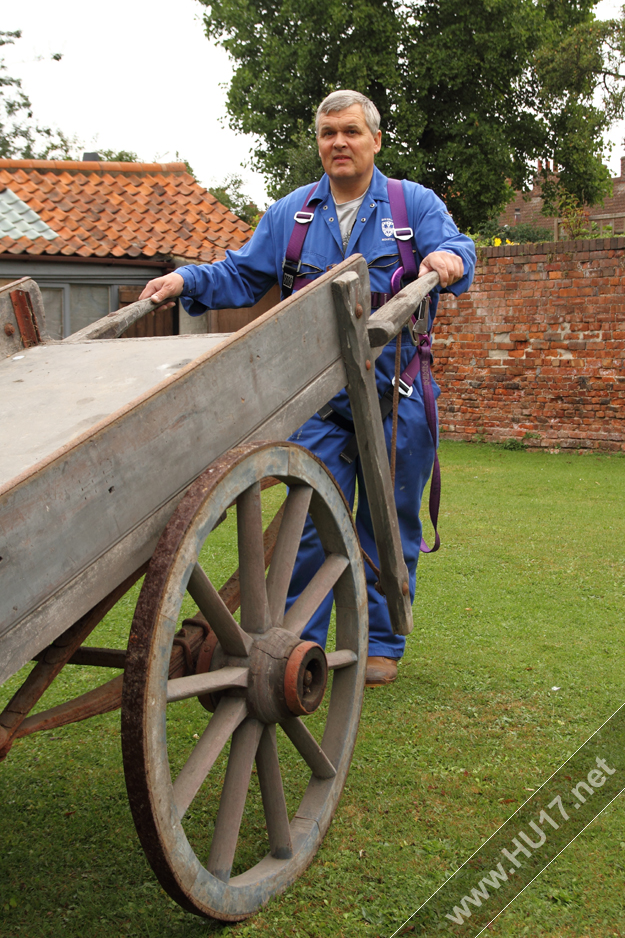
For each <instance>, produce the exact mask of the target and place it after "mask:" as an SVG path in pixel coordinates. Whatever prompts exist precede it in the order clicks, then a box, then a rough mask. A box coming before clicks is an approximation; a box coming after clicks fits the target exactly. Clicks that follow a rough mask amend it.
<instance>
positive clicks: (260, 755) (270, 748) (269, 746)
mask: <svg viewBox="0 0 625 938" xmlns="http://www.w3.org/2000/svg"><path fill="white" fill-rule="evenodd" d="M256 767H257V769H258V781H259V783H260V792H261V795H262V798H263V808H264V810H265V818H266V821H267V834H268V836H269V847H270V850H271V855H272V857H275V858H276V859H277V860H288V859H290V857H292V856H293V845H292V843H291V831H290V828H289V815H288V813H287V809H286V800H285V797H284V788H283V786H282V775H281V774H280V762H279V759H278V746H277V742H276V726H275V723H271V724H268V725H267V726H265V729H264V732H263V735H262V736H261V739H260V744H259V746H258V751H257V753H256Z"/></svg>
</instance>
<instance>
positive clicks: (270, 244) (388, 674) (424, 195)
mask: <svg viewBox="0 0 625 938" xmlns="http://www.w3.org/2000/svg"><path fill="white" fill-rule="evenodd" d="M379 125H380V115H379V113H378V111H377V108H376V107H375V105H374V104H373V102H372V101H370V100H369V99H368V98H366V97H365V96H364V95H362V94H359V93H358V92H355V91H335V92H333V93H332V94H331V95H329V96H328V97H327V98H326V99H325V100H324V101H323V102H322V103H321V104H320V106H319V108H318V111H317V120H316V133H317V143H318V146H319V155H320V157H321V162H322V164H323V168H324V170H325V175H324V176H323V177H322V179H321V181H320V182H319V183H318V184H317V186H316V188H315V189H314V192H313V193H312V196H311V190H312V188H313V187H312V186H311V185H309V186H304V187H303V188H301V189H297V190H296V191H295V192H292V193H291V194H290V195H288V196H286V197H285V198H283V199H280V201H279V202H276V203H275V205H272V206H271V207H270V208H269V209H268V210H267V212H266V213H265V215H264V216H263V217H262V219H261V221H260V223H259V225H258V228H257V229H256V232H255V233H254V236H253V238H252V239H251V240H250V241H249V242H248V243H247V244H246V245H244V246H243V247H242V248H241V249H240V250H239V251H237V252H236V253H233V252H231V251H228V252H227V256H226V259H225V260H223V261H219V262H218V263H216V264H213V265H203V266H197V267H196V266H189V267H181V268H179V270H177V271H176V272H174V273H172V274H168V275H167V276H165V277H159V278H157V279H156V280H152V281H151V282H150V283H149V284H148V285H147V287H146V288H145V290H144V291H143V293H142V299H143V298H145V297H151V299H152V300H153V301H155V302H158V301H162V300H163V299H167V298H168V297H174V296H181V297H182V303H183V305H184V307H185V309H187V311H188V312H189V313H191V315H194V314H196V315H197V314H200V313H202V312H204V310H205V309H217V308H229V307H241V306H251V305H253V304H254V303H255V302H256V301H257V300H259V299H260V298H261V297H262V296H263V295H264V294H265V293H266V292H267V290H268V289H269V288H270V287H271V286H272V285H273V284H274V283H276V281H277V282H278V283H281V284H282V288H283V294H284V293H285V292H286V293H288V292H290V288H291V287H292V286H294V289H298V288H300V287H301V286H302V285H304V284H305V283H308V282H310V281H311V280H314V279H315V278H316V277H318V276H319V275H320V274H321V273H323V272H325V271H326V270H329V269H330V268H331V267H333V266H334V265H336V264H338V263H340V262H341V261H342V260H343V259H344V258H346V257H349V256H350V255H351V254H356V253H360V254H363V255H364V257H365V259H366V260H367V262H368V266H369V274H370V279H371V289H372V290H373V291H375V292H374V293H372V306H373V307H375V306H376V305H380V304H381V303H384V302H385V301H386V299H387V298H388V296H390V294H391V278H392V275H393V274H394V273H395V271H396V270H397V269H398V268H399V267H400V266H401V261H400V258H399V253H398V241H397V240H396V238H395V235H394V232H395V229H396V228H400V227H401V224H402V223H401V222H400V221H398V220H396V224H394V220H393V218H392V213H391V210H390V206H389V196H388V190H387V182H388V181H387V179H386V177H385V176H383V175H382V173H380V172H379V170H378V169H377V168H376V167H375V163H374V160H375V155H376V153H378V152H379V150H380V147H381V140H382V134H381V131H380V129H379ZM402 186H403V199H404V201H405V207H406V211H407V215H408V224H409V225H410V227H411V229H412V231H413V232H414V246H415V248H416V262H417V268H418V275H419V276H423V275H425V274H426V273H429V272H430V271H433V270H434V271H436V272H437V273H438V274H439V278H440V287H441V288H442V289H451V292H453V293H454V294H456V295H459V294H460V293H462V292H464V291H465V290H467V289H468V288H469V286H470V283H471V280H472V277H473V270H474V267H475V249H474V246H473V242H472V241H471V240H470V238H467V237H465V236H464V235H461V234H460V233H459V232H458V229H457V228H456V226H455V224H454V222H453V221H452V219H451V217H450V215H449V213H448V212H447V210H446V208H445V205H444V204H443V202H441V200H440V199H439V198H438V197H437V196H435V195H434V193H433V192H431V191H430V190H428V189H424V188H423V187H422V186H419V185H417V184H415V183H412V182H407V181H404V182H403V184H402ZM303 208H305V209H306V211H307V213H308V214H307V215H304V213H302V209H303ZM311 212H312V217H311ZM296 213H301V215H300V218H301V219H302V220H303V221H302V222H300V223H304V224H307V226H308V227H307V231H306V238H305V241H304V244H303V247H302V246H301V243H300V246H299V251H298V253H299V257H298V259H297V260H299V261H301V263H300V264H299V269H298V272H297V278H296V279H295V281H294V284H293V277H292V276H291V277H290V279H289V277H288V276H287V275H286V274H285V271H286V272H287V273H288V270H289V269H291V270H292V271H293V270H294V268H295V267H296V266H297V263H295V264H293V265H291V267H290V268H289V265H287V266H286V267H284V262H285V257H286V255H287V250H288V251H289V252H291V249H292V239H291V236H292V233H293V230H294V227H296V223H295V222H294V216H295V214H296ZM304 219H306V220H305V221H304ZM300 242H301V239H300ZM290 243H291V246H290ZM385 294H386V296H385ZM438 294H439V289H438V288H437V289H436V290H435V291H433V294H432V296H431V300H432V302H431V307H430V317H431V319H433V318H434V315H435V313H436V306H437V303H438ZM414 354H415V349H414V346H413V345H412V343H411V342H410V337H409V336H408V333H407V330H404V335H402V352H401V369H402V371H403V370H404V369H405V368H406V367H407V365H408V363H409V362H410V361H411V359H412V358H413V356H414ZM394 363H395V342H394V341H393V342H392V343H390V344H389V346H387V347H386V348H385V349H384V351H383V352H382V354H381V355H380V357H379V358H378V360H377V363H376V380H377V385H378V391H379V393H380V395H383V394H384V393H385V392H386V391H387V389H388V388H389V387H390V385H391V382H392V379H393V376H394ZM413 387H414V393H413V394H412V395H411V396H410V397H402V398H401V399H400V404H399V412H398V431H397V457H396V474H395V500H396V505H397V513H398V518H399V525H400V531H401V539H402V546H403V550H404V558H405V561H406V564H407V567H408V572H409V584H410V595H411V598H412V599H414V594H415V587H416V569H417V561H418V558H419V549H420V544H421V521H420V519H419V509H420V506H421V496H422V493H423V489H424V487H425V485H426V482H427V480H428V478H429V476H430V473H431V471H432V466H433V462H434V455H435V445H434V441H433V439H432V434H431V432H430V430H429V427H428V424H427V421H426V417H425V410H424V403H423V388H422V385H421V377H420V375H419V374H417V377H416V379H415V382H414V386H413ZM435 393H436V396H438V393H440V392H439V390H438V388H437V387H435ZM322 413H323V417H322V416H321V415H320V414H315V416H314V417H312V418H311V419H310V420H308V421H307V422H306V423H305V424H304V426H303V427H301V428H300V429H299V430H298V431H297V432H296V433H295V434H293V436H292V437H291V439H292V440H294V441H295V442H297V443H300V444H301V445H302V446H306V447H307V448H308V449H310V450H311V451H312V452H313V453H315V455H317V456H319V458H320V459H322V460H323V462H324V463H325V464H326V465H327V466H328V468H329V470H330V472H332V474H333V475H334V477H335V479H336V480H337V482H338V484H339V485H340V486H341V488H342V490H343V492H344V494H345V496H346V498H347V499H348V501H349V503H350V505H352V506H353V503H354V497H355V489H356V480H357V479H358V509H357V514H356V525H357V529H358V534H359V537H360V540H361V544H362V546H363V548H364V550H365V551H366V552H367V554H369V556H370V557H371V558H372V559H373V560H374V561H375V562H377V551H376V548H375V542H374V539H373V530H372V525H371V518H370V515H369V506H368V502H367V497H366V492H365V490H364V485H363V480H362V476H361V473H360V468H359V461H358V459H355V460H353V461H352V462H348V461H346V460H345V459H344V458H341V453H343V452H344V450H345V448H346V446H347V445H348V443H349V441H350V439H351V437H352V433H353V430H352V428H351V413H350V408H349V400H348V396H347V392H346V391H341V392H340V393H339V394H338V395H337V396H336V397H335V398H333V400H332V401H331V402H330V407H328V408H324V410H323V411H322ZM384 427H385V433H386V439H387V446H388V447H389V449H390V437H391V419H390V417H389V418H388V419H386V420H385V424H384ZM323 560H324V556H323V551H322V549H321V545H320V543H319V541H318V539H317V536H316V532H315V530H314V527H313V526H312V524H311V522H310V519H309V520H308V523H307V525H306V527H305V529H304V533H303V536H302V542H301V545H300V550H299V553H298V557H297V561H296V564H295V569H294V572H293V578H292V581H291V587H290V590H289V598H288V604H289V605H290V604H291V603H292V602H294V600H295V598H296V597H297V596H298V595H299V594H300V593H301V591H302V590H303V589H304V587H305V586H306V585H307V583H308V582H309V581H310V579H311V578H312V576H313V575H314V574H315V572H316V571H317V569H318V568H319V567H320V566H321V564H322V563H323ZM375 580H376V577H375V575H374V574H373V572H372V571H371V570H370V569H369V568H367V586H368V595H369V659H368V662H367V684H368V686H375V685H383V684H388V683H391V682H392V681H394V680H395V678H396V676H397V661H398V660H399V659H400V658H401V657H402V655H403V653H404V647H405V641H406V640H405V638H404V637H403V636H400V635H394V634H393V630H392V628H391V624H390V620H389V616H388V609H387V606H386V600H385V599H384V597H383V596H381V595H380V594H379V593H378V592H377V591H376V590H375V588H374V584H375ZM331 609H332V596H331V595H330V596H328V597H327V599H326V601H325V602H324V603H323V604H322V606H321V607H320V609H318V610H317V612H316V613H315V615H314V616H313V618H312V619H311V621H310V622H309V624H308V625H307V627H306V630H305V631H304V633H303V635H302V637H303V638H305V639H308V640H312V641H317V642H319V644H321V645H325V641H326V636H327V630H328V624H329V620H330V614H331Z"/></svg>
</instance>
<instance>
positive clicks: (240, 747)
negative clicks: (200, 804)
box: [206, 719, 264, 883]
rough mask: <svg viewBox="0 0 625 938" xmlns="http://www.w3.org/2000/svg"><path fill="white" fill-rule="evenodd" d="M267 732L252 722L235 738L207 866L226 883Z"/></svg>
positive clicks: (236, 732)
mask: <svg viewBox="0 0 625 938" xmlns="http://www.w3.org/2000/svg"><path fill="white" fill-rule="evenodd" d="M263 729H264V727H263V724H262V723H260V722H259V721H258V720H252V719H248V720H245V722H244V723H243V724H242V725H241V726H239V727H238V729H237V730H236V731H235V733H234V735H233V737H232V745H231V747H230V756H229V758H228V768H227V769H226V777H225V779H224V787H223V789H222V792H221V800H220V802H219V810H218V811H217V818H216V820H215V831H214V834H213V842H212V844H211V849H210V854H209V857H208V863H207V864H206V868H207V869H208V871H209V872H210V873H212V874H213V876H216V877H217V879H220V880H222V881H223V882H224V883H227V882H228V880H229V879H230V871H231V870H232V863H233V861H234V854H235V851H236V847H237V841H238V839H239V829H240V827H241V819H242V817H243V809H244V807H245V799H246V797H247V790H248V788H249V784H250V778H251V775H252V766H253V765H254V759H255V757H256V750H257V749H258V743H259V741H260V737H261V734H262V732H263Z"/></svg>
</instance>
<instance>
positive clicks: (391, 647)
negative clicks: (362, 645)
mask: <svg viewBox="0 0 625 938" xmlns="http://www.w3.org/2000/svg"><path fill="white" fill-rule="evenodd" d="M402 365H403V367H405V365H404V364H403V363H402ZM384 431H385V436H386V444H387V448H388V450H389V451H390V442H391V432H392V422H391V417H390V416H389V417H387V419H386V420H385V422H384ZM349 438H350V435H349V433H348V432H347V431H345V430H343V429H341V428H340V427H337V426H336V425H335V424H333V423H332V422H331V421H329V420H328V421H323V420H321V418H320V417H318V416H317V415H315V416H313V417H312V418H311V419H310V420H308V421H307V422H306V423H305V424H304V425H303V426H302V427H300V429H299V430H298V431H297V432H296V433H294V434H293V436H292V437H291V440H292V441H293V442H295V443H299V444H301V445H302V446H305V447H306V448H307V449H310V450H311V451H312V452H313V453H314V454H315V455H316V456H318V457H319V458H320V459H321V460H323V462H324V463H325V464H326V466H327V467H328V469H329V470H330V472H331V473H332V474H333V475H334V477H335V479H336V481H337V482H338V484H339V486H340V487H341V489H342V490H343V493H344V495H345V497H346V498H347V501H348V502H349V504H350V506H351V507H353V504H354V495H355V487H356V479H357V478H358V508H357V511H356V528H357V530H358V536H359V537H360V542H361V544H362V547H363V548H364V550H365V551H366V552H367V553H368V554H369V556H370V557H371V559H372V560H373V561H374V563H376V565H378V555H377V550H376V546H375V541H374V538H373V528H372V524H371V515H370V512H369V503H368V500H367V496H366V492H365V488H364V483H363V479H362V473H361V469H360V461H359V460H357V461H356V462H355V463H351V464H350V463H347V462H345V460H343V459H341V458H340V454H341V452H342V450H343V449H344V448H345V445H346V443H347V441H348V440H349ZM433 462H434V444H433V442H432V437H431V435H430V431H429V428H428V426H427V422H426V419H425V410H424V407H423V398H422V394H421V383H420V379H419V378H417V381H416V382H415V390H414V393H413V395H412V397H410V398H404V399H402V400H401V401H400V405H399V413H398V426H397V460H396V472H395V502H396V506H397V516H398V520H399V528H400V534H401V540H402V547H403V551H404V558H405V561H406V565H407V567H408V573H409V585H410V596H411V599H412V600H414V595H415V588H416V572H417V562H418V559H419V548H420V544H421V521H420V519H419V509H420V507H421V497H422V494H423V489H424V487H425V485H426V483H427V480H428V478H429V476H430V473H431V471H432V465H433ZM323 561H324V554H323V550H322V547H321V544H320V542H319V539H318V537H317V533H316V531H315V528H314V526H313V524H312V521H311V520H310V517H309V518H308V519H307V522H306V525H305V527H304V533H303V535H302V541H301V544H300V549H299V552H298V555H297V559H296V562H295V567H294V570H293V577H292V580H291V585H290V587H289V595H288V599H287V608H288V607H289V606H291V605H292V604H293V602H294V601H295V599H296V598H297V597H298V596H299V594H300V593H301V591H302V590H303V589H304V587H305V586H306V585H307V584H308V583H309V582H310V580H311V579H312V577H313V576H314V574H315V573H316V572H317V570H318V569H319V567H320V566H321V564H322V563H323ZM365 571H366V576H367V590H368V596H369V654H370V655H384V656H386V657H389V658H401V656H402V655H403V653H404V647H405V638H404V637H403V636H401V635H394V634H393V630H392V627H391V623H390V619H389V615H388V607H387V603H386V599H385V598H384V597H383V596H381V595H380V594H379V593H378V592H377V590H376V589H375V586H374V584H375V582H376V576H375V574H374V573H373V571H372V570H371V568H370V567H369V566H368V564H366V565H365ZM331 611H332V594H330V595H329V596H328V597H327V598H326V600H325V601H324V602H323V603H322V604H321V606H320V607H319V609H318V610H317V611H316V613H315V615H314V616H313V617H312V619H311V620H310V622H309V623H308V625H307V626H306V629H305V630H304V632H303V635H302V637H303V638H305V639H307V640H308V641H316V642H318V643H319V644H320V645H325V641H326V636H327V631H328V625H329V621H330V614H331Z"/></svg>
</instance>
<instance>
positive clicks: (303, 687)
mask: <svg viewBox="0 0 625 938" xmlns="http://www.w3.org/2000/svg"><path fill="white" fill-rule="evenodd" d="M327 682H328V659H327V658H326V655H325V652H324V650H323V648H322V647H321V645H317V644H316V642H302V643H301V644H300V645H298V646H297V648H294V649H293V651H292V652H291V655H290V657H289V660H288V662H287V665H286V668H285V671H284V696H285V699H286V703H287V706H288V708H289V710H290V711H291V713H292V714H294V715H295V716H306V715H307V714H309V713H314V711H315V710H316V709H317V707H318V706H319V704H320V703H321V701H322V700H323V695H324V694H325V689H326V684H327Z"/></svg>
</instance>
